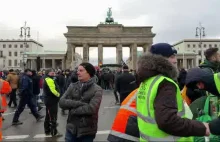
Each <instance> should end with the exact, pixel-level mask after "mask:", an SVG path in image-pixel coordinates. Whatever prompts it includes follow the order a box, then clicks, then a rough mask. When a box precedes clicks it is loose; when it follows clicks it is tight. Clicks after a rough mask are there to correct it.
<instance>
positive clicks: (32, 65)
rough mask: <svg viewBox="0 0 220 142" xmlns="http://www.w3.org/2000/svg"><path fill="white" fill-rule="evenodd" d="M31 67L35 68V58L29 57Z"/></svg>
mask: <svg viewBox="0 0 220 142" xmlns="http://www.w3.org/2000/svg"><path fill="white" fill-rule="evenodd" d="M31 69H32V70H36V61H35V59H31Z"/></svg>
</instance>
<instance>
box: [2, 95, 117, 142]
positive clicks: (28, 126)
mask: <svg viewBox="0 0 220 142" xmlns="http://www.w3.org/2000/svg"><path fill="white" fill-rule="evenodd" d="M118 108H119V106H117V105H115V100H114V95H113V92H112V91H104V95H103V98H102V103H101V106H100V110H99V123H98V133H97V135H96V138H95V141H106V138H107V136H108V134H109V130H110V128H111V125H112V122H113V120H114V117H115V115H116V113H117V111H118ZM14 110H15V109H14V108H8V111H7V112H6V113H5V114H4V117H5V120H4V122H3V140H4V141H45V142H47V141H64V135H65V126H66V120H67V115H62V114H61V110H60V109H59V112H58V123H59V126H58V130H59V131H60V133H62V134H63V137H59V138H52V137H51V136H45V135H44V127H43V124H44V120H41V121H39V122H36V119H35V118H34V117H33V115H32V114H30V110H29V109H28V108H27V109H25V110H24V112H23V113H22V114H21V116H20V121H22V122H23V125H19V126H12V125H11V122H12V118H13V116H14ZM41 114H43V115H45V108H43V109H42V110H41Z"/></svg>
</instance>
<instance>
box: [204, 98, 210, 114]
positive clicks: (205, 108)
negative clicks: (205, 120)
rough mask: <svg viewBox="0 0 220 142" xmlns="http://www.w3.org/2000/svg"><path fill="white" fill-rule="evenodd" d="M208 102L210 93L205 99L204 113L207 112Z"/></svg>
mask: <svg viewBox="0 0 220 142" xmlns="http://www.w3.org/2000/svg"><path fill="white" fill-rule="evenodd" d="M209 104H210V95H208V96H207V98H206V101H205V106H204V113H205V114H206V115H208V114H209Z"/></svg>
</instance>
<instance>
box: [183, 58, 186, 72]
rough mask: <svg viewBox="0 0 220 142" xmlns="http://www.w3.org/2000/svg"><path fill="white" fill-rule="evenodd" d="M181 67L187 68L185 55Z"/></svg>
mask: <svg viewBox="0 0 220 142" xmlns="http://www.w3.org/2000/svg"><path fill="white" fill-rule="evenodd" d="M183 68H185V69H186V68H187V58H186V57H185V58H184V59H183Z"/></svg>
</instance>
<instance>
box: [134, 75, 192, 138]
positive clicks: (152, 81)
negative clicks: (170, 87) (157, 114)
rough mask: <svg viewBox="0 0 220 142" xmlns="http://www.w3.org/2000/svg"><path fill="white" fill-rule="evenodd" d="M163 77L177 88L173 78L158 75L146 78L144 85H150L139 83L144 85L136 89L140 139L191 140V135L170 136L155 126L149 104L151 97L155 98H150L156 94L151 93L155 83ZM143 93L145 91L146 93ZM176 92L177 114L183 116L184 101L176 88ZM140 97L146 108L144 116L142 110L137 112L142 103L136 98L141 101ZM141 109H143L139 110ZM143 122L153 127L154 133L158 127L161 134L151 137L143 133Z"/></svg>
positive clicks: (157, 83)
mask: <svg viewBox="0 0 220 142" xmlns="http://www.w3.org/2000/svg"><path fill="white" fill-rule="evenodd" d="M164 79H166V80H167V81H169V82H171V83H174V84H175V86H176V87H177V88H178V86H177V85H176V83H175V82H174V81H173V80H171V79H169V78H167V77H164V76H161V75H158V76H156V77H153V78H151V79H149V80H147V83H145V84H146V85H147V84H149V85H150V86H147V87H146V85H145V84H141V85H145V86H141V87H143V88H142V89H143V90H141V89H140V88H141V87H140V88H139V90H138V93H139V91H140V94H138V95H137V99H136V105H137V114H138V122H139V121H140V122H139V125H141V126H138V127H139V132H140V141H148V142H149V141H178V140H181V141H182V140H192V138H191V137H189V138H184V137H176V136H172V135H169V134H166V133H165V132H163V131H161V130H160V129H159V128H158V127H156V126H155V125H157V124H156V120H155V118H153V116H152V115H151V113H152V112H151V111H152V110H150V105H151V104H152V103H153V102H152V101H154V100H152V99H155V98H151V97H152V96H151V95H156V94H153V93H152V92H154V91H153V89H154V87H155V85H158V86H159V83H160V82H162V81H163V80H164ZM158 81H159V82H158ZM158 86H156V88H155V89H158ZM145 93H147V95H146V94H145ZM154 93H155V92H154ZM176 93H177V106H178V113H177V115H178V116H180V117H184V116H185V106H184V102H183V101H182V102H181V100H182V98H181V94H180V90H178V89H177V92H176ZM142 94H143V96H142ZM178 95H179V96H178ZM142 97H143V98H142ZM145 97H147V98H145ZM141 99H143V102H144V101H146V110H147V112H145V115H146V116H144V115H143V114H142V113H144V112H139V111H138V110H139V107H138V105H144V104H143V103H142V104H138V100H140V101H141ZM141 107H142V106H141ZM143 107H144V106H143ZM141 111H143V110H141ZM141 121H142V122H141ZM143 123H147V124H146V125H149V126H151V125H152V127H154V128H155V134H156V133H157V132H156V130H157V129H158V130H157V131H158V132H159V133H160V134H159V135H161V137H159V138H158V137H152V136H148V135H146V134H144V131H147V129H146V130H144V131H143V129H144V127H143ZM148 129H151V128H150V127H149V128H148ZM152 133H153V131H152Z"/></svg>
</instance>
